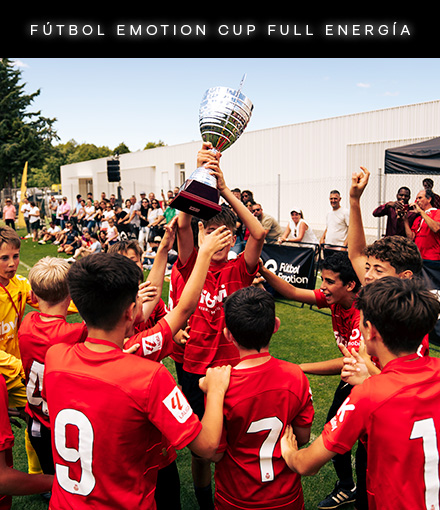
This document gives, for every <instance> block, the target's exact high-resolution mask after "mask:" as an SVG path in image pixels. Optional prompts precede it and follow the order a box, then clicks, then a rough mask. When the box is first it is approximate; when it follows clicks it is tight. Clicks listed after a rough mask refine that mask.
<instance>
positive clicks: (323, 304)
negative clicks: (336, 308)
mask: <svg viewBox="0 0 440 510" xmlns="http://www.w3.org/2000/svg"><path fill="white" fill-rule="evenodd" d="M313 292H314V294H315V298H316V306H317V307H318V308H329V306H328V303H327V300H326V299H325V296H324V294H323V293H322V292H321V290H320V289H315V290H314V291H313Z"/></svg>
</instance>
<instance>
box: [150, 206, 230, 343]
mask: <svg viewBox="0 0 440 510" xmlns="http://www.w3.org/2000/svg"><path fill="white" fill-rule="evenodd" d="M179 216H180V214H179ZM191 235H192V234H191ZM230 241H231V231H230V230H229V229H228V228H227V227H226V226H221V227H219V228H217V229H216V230H214V232H212V233H211V234H209V235H207V236H205V238H204V240H203V243H202V244H201V246H200V248H199V252H198V255H197V260H196V263H195V265H194V268H193V270H192V272H191V276H190V277H189V279H188V281H187V282H186V284H185V287H184V289H183V291H182V294H181V296H180V299H179V303H178V304H177V306H176V307H175V308H173V309H172V310H171V311H170V312H169V313H168V314H167V315H166V316H165V320H166V321H167V323H168V325H169V326H170V328H171V331H172V333H173V336H174V335H175V334H176V333H177V332H178V331H179V329H181V328H184V327H185V325H186V321H187V320H188V319H189V317H190V315H191V314H192V313H193V312H194V310H195V309H196V307H197V303H198V302H199V299H200V294H201V293H202V290H203V285H204V284H205V279H206V275H207V274H208V269H209V265H210V263H211V258H212V256H213V255H214V253H216V252H217V251H219V250H222V249H223V248H224V247H225V246H227V245H228V244H229V243H230ZM155 263H156V261H155Z"/></svg>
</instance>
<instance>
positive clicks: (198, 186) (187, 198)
mask: <svg viewBox="0 0 440 510" xmlns="http://www.w3.org/2000/svg"><path fill="white" fill-rule="evenodd" d="M219 198H220V193H219V191H218V189H217V188H213V187H212V186H207V185H206V184H203V182H199V181H195V180H193V179H188V180H187V181H185V183H184V184H183V185H182V186H181V187H180V190H179V192H178V193H177V195H176V197H175V198H174V199H173V201H172V202H171V203H170V207H174V209H178V210H179V211H182V212H185V213H187V214H191V215H192V216H196V217H197V218H201V219H202V220H209V219H211V218H212V217H213V216H215V215H216V214H217V213H219V212H220V211H221V210H222V208H221V206H220V205H219V204H218V201H219Z"/></svg>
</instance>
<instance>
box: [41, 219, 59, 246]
mask: <svg viewBox="0 0 440 510" xmlns="http://www.w3.org/2000/svg"><path fill="white" fill-rule="evenodd" d="M60 233H61V228H60V227H59V226H58V225H55V223H54V222H53V221H51V222H50V223H49V228H47V229H45V230H42V234H43V235H42V236H41V239H40V241H38V243H39V244H46V243H47V242H48V241H52V242H54V241H56V238H57V234H60Z"/></svg>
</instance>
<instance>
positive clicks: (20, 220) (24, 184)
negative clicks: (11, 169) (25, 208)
mask: <svg viewBox="0 0 440 510" xmlns="http://www.w3.org/2000/svg"><path fill="white" fill-rule="evenodd" d="M27 169H28V162H27V161H26V163H25V164H24V169H23V176H22V178H21V190H20V204H19V206H18V207H19V210H18V226H19V228H24V227H25V226H26V223H25V221H24V216H23V213H22V212H21V206H22V205H23V199H24V197H25V196H26V190H27Z"/></svg>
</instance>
